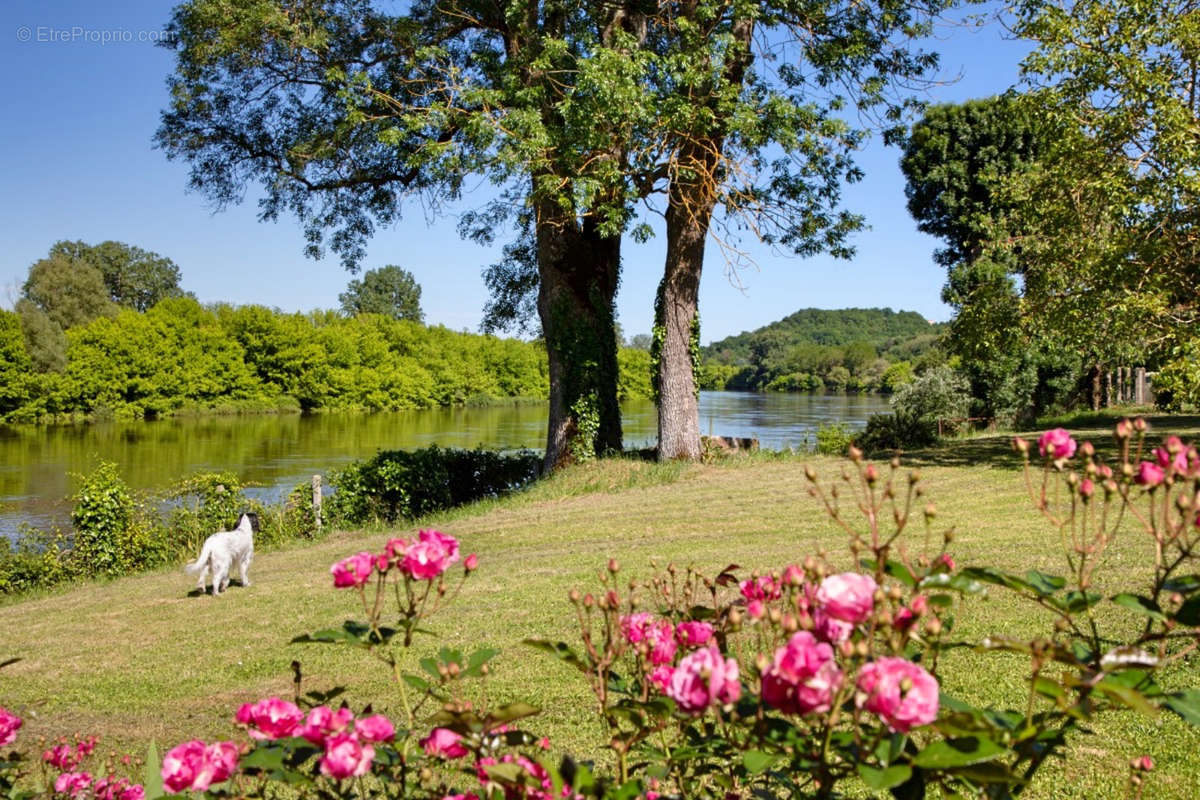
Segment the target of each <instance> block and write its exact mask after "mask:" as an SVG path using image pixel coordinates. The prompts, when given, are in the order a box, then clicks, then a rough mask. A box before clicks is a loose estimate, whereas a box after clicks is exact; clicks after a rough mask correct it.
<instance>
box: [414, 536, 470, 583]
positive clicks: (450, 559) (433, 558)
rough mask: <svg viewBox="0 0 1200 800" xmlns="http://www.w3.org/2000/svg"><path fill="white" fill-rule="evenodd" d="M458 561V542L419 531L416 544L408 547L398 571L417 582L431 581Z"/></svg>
mask: <svg viewBox="0 0 1200 800" xmlns="http://www.w3.org/2000/svg"><path fill="white" fill-rule="evenodd" d="M457 561H458V541H457V540H456V539H455V538H454V537H453V536H447V535H446V534H444V533H439V532H437V531H421V532H420V538H419V540H418V541H417V542H415V543H413V544H411V545H409V546H408V549H407V550H406V551H405V552H404V559H403V560H402V561H401V562H400V569H401V570H403V571H404V573H405V574H407V575H408V576H409V577H411V578H414V579H415V580H419V581H428V580H433V579H434V578H436V577H437V576H439V575H441V574H442V573H443V572H445V571H446V568H447V567H449V566H450V565H451V564H454V563H456V562H457Z"/></svg>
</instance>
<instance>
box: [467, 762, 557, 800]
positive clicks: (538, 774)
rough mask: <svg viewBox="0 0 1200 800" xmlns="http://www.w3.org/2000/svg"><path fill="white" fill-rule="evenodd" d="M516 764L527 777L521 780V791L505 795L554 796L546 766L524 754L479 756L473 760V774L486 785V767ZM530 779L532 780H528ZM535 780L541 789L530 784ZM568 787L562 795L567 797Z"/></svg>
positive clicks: (532, 798)
mask: <svg viewBox="0 0 1200 800" xmlns="http://www.w3.org/2000/svg"><path fill="white" fill-rule="evenodd" d="M513 763H515V764H517V765H518V766H520V767H521V769H523V770H525V773H526V775H527V777H526V778H525V780H524V781H522V783H523V785H524V791H523V793H519V794H511V795H508V794H506V797H526V798H529V799H530V800H551V798H553V797H554V795H553V794H552V792H553V791H554V783H553V782H552V781H551V780H550V773H548V772H547V771H546V768H545V767H543V766H542V765H541V764H538V763H537V762H535V761H530V760H529V759H528V758H526V757H525V756H520V755H518V756H514V755H513V754H512V753H505V754H504V755H502V756H500V758H499V759H496V758H493V757H492V756H488V757H486V758H481V759H479V760H478V761H476V762H475V775H476V776H477V777H478V778H479V782H480V783H482V784H484V785H486V784H487V783H488V782H490V781H491V777H490V776H489V775H488V774H487V769H486V768H487V767H489V766H491V765H493V764H513ZM530 779H532V780H530ZM534 781H536V782H537V783H538V784H540V785H541V787H542V788H541V789H540V790H539V789H537V788H535V787H534V786H533V785H532V784H533V782H534ZM569 796H570V789H569V788H568V787H564V790H563V794H562V797H569Z"/></svg>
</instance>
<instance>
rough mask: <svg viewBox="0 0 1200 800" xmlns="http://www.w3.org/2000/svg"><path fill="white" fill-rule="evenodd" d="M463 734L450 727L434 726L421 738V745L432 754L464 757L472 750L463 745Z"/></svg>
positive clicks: (441, 756) (443, 756)
mask: <svg viewBox="0 0 1200 800" xmlns="http://www.w3.org/2000/svg"><path fill="white" fill-rule="evenodd" d="M461 742H462V735H461V734H457V733H455V732H454V731H452V730H450V729H449V728H434V729H433V730H432V731H430V732H429V735H428V736H426V737H425V738H424V739H422V740H421V747H422V748H424V750H425V752H426V753H428V754H429V755H431V756H439V757H440V758H462V757H463V756H465V755H467V754H468V753H469V752H470V751H468V750H467V748H465V747H463V746H462V743H461Z"/></svg>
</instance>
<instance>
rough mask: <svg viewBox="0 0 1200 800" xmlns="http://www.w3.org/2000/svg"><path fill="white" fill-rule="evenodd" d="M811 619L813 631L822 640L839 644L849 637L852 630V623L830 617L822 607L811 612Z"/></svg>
mask: <svg viewBox="0 0 1200 800" xmlns="http://www.w3.org/2000/svg"><path fill="white" fill-rule="evenodd" d="M812 620H813V633H814V634H816V637H817V638H818V639H820V640H821V641H823V642H829V643H830V644H840V643H842V642H844V641H846V640H847V639H849V638H850V634H851V633H853V632H854V626H853V625H851V624H850V623H849V622H843V621H842V620H840V619H835V618H833V617H831V616H830V615H829V613H828V612H826V611H825V609H823V608H818V609H817V610H815V611H814V612H813V615H812Z"/></svg>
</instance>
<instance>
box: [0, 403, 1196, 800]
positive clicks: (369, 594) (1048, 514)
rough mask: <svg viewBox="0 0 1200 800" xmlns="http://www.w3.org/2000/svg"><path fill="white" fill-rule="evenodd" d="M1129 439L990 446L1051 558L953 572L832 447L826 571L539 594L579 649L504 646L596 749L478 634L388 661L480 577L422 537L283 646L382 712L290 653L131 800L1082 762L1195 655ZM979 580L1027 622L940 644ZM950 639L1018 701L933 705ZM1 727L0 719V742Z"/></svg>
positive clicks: (522, 789)
mask: <svg viewBox="0 0 1200 800" xmlns="http://www.w3.org/2000/svg"><path fill="white" fill-rule="evenodd" d="M1145 433H1146V426H1145V424H1144V423H1142V422H1141V421H1140V420H1139V421H1135V422H1130V421H1128V420H1123V421H1122V422H1121V423H1119V424H1118V426H1117V431H1116V434H1117V435H1116V441H1117V444H1118V453H1117V457H1116V459H1115V461H1112V462H1109V461H1106V460H1105V459H1102V458H1100V457H1099V456H1098V455H1097V453H1096V451H1095V449H1094V448H1093V447H1092V446H1091V445H1090V443H1087V442H1084V443H1082V444H1080V443H1078V442H1076V441H1075V439H1074V438H1073V437H1072V436H1071V435H1070V434H1069V433H1068V432H1067V431H1066V430H1063V429H1061V428H1059V429H1055V430H1051V431H1047V432H1046V433H1044V434H1043V435H1042V436H1041V437H1040V438H1039V439H1038V441H1037V443H1036V444H1032V443H1030V442H1027V441H1024V440H1021V439H1016V440H1015V441H1014V445H1015V447H1016V449H1017V451H1018V452H1019V453H1021V454H1022V455H1023V456H1024V457H1025V459H1026V463H1025V484H1026V487H1027V490H1028V494H1029V499H1030V501H1031V504H1032V507H1033V510H1034V513H1035V514H1037V515H1039V516H1040V517H1042V518H1043V519H1044V520H1045V521H1046V523H1047V525H1048V527H1050V528H1051V529H1052V530H1054V531H1055V532H1056V533H1057V534H1058V537H1059V539H1060V541H1061V542H1062V545H1063V549H1062V562H1061V564H1060V565H1059V567H1058V568H1057V569H1056V568H1054V567H1051V566H1049V565H1044V564H1043V565H1039V568H1032V569H1029V570H1027V571H1025V572H1023V573H1014V572H1008V571H1004V570H1001V569H997V568H995V567H993V566H990V565H986V564H985V565H978V566H968V567H962V566H960V565H958V564H957V563H956V560H955V557H954V554H953V549H954V548H953V546H954V541H955V537H954V534H953V530H952V529H939V528H938V527H937V521H936V519H937V512H936V509H935V508H934V506H933V505H932V504H931V503H929V502H928V499H927V498H926V497H925V496H924V493H923V489H922V486H921V478H920V476H919V475H918V474H916V473H907V474H906V473H904V472H903V471H901V469H900V466H899V463H898V462H897V461H893V462H891V464H890V465H877V464H874V463H870V462H868V461H865V460H864V459H863V457H862V453H861V452H860V451H858V450H857V449H854V448H851V449H850V451H849V459H850V463H849V464H848V465H846V466H845V467H844V468H843V470H842V471H841V474H840V475H836V476H835V477H833V478H832V479H829V478H821V477H820V476H818V474H817V473H816V471H815V470H813V469H812V468H811V467H810V468H806V476H807V478H808V479H809V482H810V488H809V494H810V495H811V496H812V498H814V500H815V501H816V502H817V503H818V504H820V506H821V507H822V508H824V510H825V512H826V514H827V516H828V518H829V519H830V521H831V523H832V525H833V526H834V527H835V528H837V529H839V530H840V531H841V532H842V533H843V534H844V535H845V536H846V537H847V539H848V541H849V550H850V555H851V556H852V561H850V562H849V563H850V564H852V565H853V567H852V568H851V569H846V562H842V561H834V560H831V559H830V558H829V557H828V556H826V555H825V554H823V553H816V554H797V558H796V560H795V561H794V562H792V563H788V564H783V565H771V566H768V567H767V568H765V569H758V570H750V571H748V570H747V569H746V568H743V567H741V566H739V565H736V564H731V565H729V566H727V567H725V568H724V569H722V570H720V571H719V572H718V573H717V574H715V575H707V574H704V573H702V572H700V571H697V570H695V569H692V568H687V569H682V568H677V567H676V566H675V565H673V564H668V565H667V566H666V567H665V568H655V569H654V571H653V572H652V573H651V574H650V575H649V577H641V578H639V577H636V576H634V577H632V578H627V577H626V576H625V572H624V570H623V568H622V565H621V564H619V563H618V562H617V560H616V559H611V560H610V561H609V562H608V564H607V569H606V570H602V571H601V573H600V575H599V585H598V586H596V587H595V588H594V589H593V590H591V591H582V590H572V591H571V592H570V595H569V597H568V599H567V600H568V603H569V605H564V612H565V613H567V614H570V615H571V616H573V617H574V619H575V620H576V622H577V624H578V629H579V639H578V641H576V642H563V641H554V640H546V639H532V640H527V642H526V644H528V645H529V646H531V647H533V648H535V649H537V650H539V651H542V652H544V653H545V654H546V656H547V657H550V658H555V659H558V660H561V661H562V662H563V663H564V664H566V665H568V666H569V667H571V668H573V669H574V670H576V671H577V672H578V673H579V675H580V677H581V679H582V680H583V681H584V682H585V683H586V685H587V686H589V687H590V688H591V690H592V693H593V695H594V698H595V703H594V706H593V716H594V720H595V721H596V722H598V723H599V724H600V725H602V726H603V727H604V729H605V730H606V735H605V740H606V741H607V742H608V748H609V749H610V751H611V753H610V756H611V758H610V759H606V760H605V761H604V762H603V765H601V764H599V763H589V762H583V761H579V760H576V759H574V758H572V757H571V756H570V755H564V754H560V753H555V752H554V749H553V745H552V743H550V742H548V741H546V740H545V739H544V738H541V737H539V736H538V734H537V732H536V729H535V728H536V720H535V715H536V713H537V709H536V708H534V707H533V706H531V705H529V704H528V703H525V702H522V701H521V700H520V699H510V698H496V697H493V696H491V694H490V693H489V692H487V691H485V690H483V691H481V690H472V689H469V688H468V686H469V682H470V681H484V682H486V680H487V677H488V675H489V673H490V667H489V662H490V660H491V658H492V657H493V656H494V655H495V654H496V651H495V650H494V649H492V648H490V647H486V646H484V647H480V648H479V649H476V650H474V651H473V652H463V651H459V650H455V649H451V648H446V647H443V648H441V649H440V650H438V651H437V653H436V654H435V655H431V656H428V657H425V658H422V659H420V660H419V662H418V663H419V666H420V671H419V672H409V671H406V670H405V668H404V667H403V666H402V665H403V664H404V663H405V661H406V660H405V659H403V651H404V649H405V648H409V647H412V646H413V644H414V641H417V639H416V637H417V636H418V635H420V634H425V633H429V632H430V627H429V623H430V620H431V618H432V617H434V616H436V615H439V614H443V612H444V610H445V609H446V608H447V607H448V606H449V605H450V603H451V602H452V601H453V599H454V598H455V596H456V595H457V594H458V592H459V591H460V589H461V587H462V585H463V583H464V581H466V580H467V579H469V577H470V575H471V574H472V573H473V572H474V571H475V570H476V569H477V568H478V567H479V566H480V565H479V561H478V559H477V558H476V557H475V556H474V555H469V556H466V557H462V556H461V555H460V552H459V543H458V542H457V540H455V539H454V538H453V537H451V536H448V535H446V534H443V533H440V532H437V531H430V530H423V531H420V533H419V534H418V536H417V537H416V538H414V539H404V538H393V539H391V540H389V541H388V542H387V543H386V545H385V546H384V547H383V549H382V550H381V551H379V552H375V551H370V550H363V551H361V552H358V553H355V554H353V555H350V556H348V557H347V558H345V559H344V560H342V561H340V562H338V563H336V564H334V565H333V566H332V567H331V569H330V573H331V576H332V579H333V585H334V587H335V588H336V589H339V590H344V591H346V592H347V593H348V595H349V596H350V597H351V598H352V600H351V605H352V606H353V607H356V608H358V609H361V616H359V617H358V618H357V619H353V618H352V619H349V620H347V621H346V622H345V623H344V624H343V625H342V626H340V627H336V628H328V629H323V630H318V631H316V632H313V633H311V634H305V635H302V636H299V637H297V638H296V639H294V640H293V641H294V642H298V643H305V644H312V645H324V646H336V647H342V648H351V649H352V650H356V651H359V652H360V653H361V654H362V656H363V657H364V658H365V659H368V660H374V661H377V662H378V663H379V664H380V665H381V666H382V667H383V668H384V669H386V670H387V671H388V673H389V674H390V675H392V676H393V678H394V682H395V683H394V685H395V695H394V697H393V698H390V701H389V704H388V706H387V708H390V709H395V711H394V712H393V713H392V715H391V716H388V715H383V714H380V713H378V712H377V710H375V709H374V708H372V707H371V706H367V707H363V708H361V709H358V708H352V707H350V706H349V705H348V704H347V703H346V702H341V703H338V699H339V698H340V697H341V696H342V694H343V689H342V688H340V687H338V688H334V689H330V690H315V691H307V692H305V691H304V687H303V686H302V674H301V670H300V665H299V664H298V663H295V664H293V669H294V672H295V675H294V678H295V687H296V688H295V692H294V696H293V698H292V699H291V700H285V699H282V698H279V697H267V698H263V699H262V700H259V701H257V702H254V703H246V704H244V705H242V706H241V707H240V708H239V709H237V711H236V714H234V715H233V716H234V720H235V721H236V723H237V724H238V725H239V727H240V728H241V729H242V730H243V731H244V732H245V737H247V738H243V739H240V743H239V741H237V740H228V741H218V742H211V743H207V742H204V741H201V740H198V739H197V740H192V741H189V742H184V743H182V744H179V745H177V746H175V747H173V748H171V749H170V750H169V751H167V753H166V754H165V756H164V757H163V758H161V759H159V758H157V754H154V753H152V754H151V757H150V758H148V767H149V769H148V770H147V773H146V777H147V778H148V780H147V782H146V784H145V786H144V789H143V791H144V794H145V797H146V798H149V800H154V799H155V798H157V797H159V796H162V795H163V794H164V793H178V792H181V791H185V790H191V791H194V792H204V793H206V794H207V796H209V797H213V798H220V797H235V796H236V797H252V798H260V797H261V798H266V797H276V796H279V793H280V792H281V791H284V789H285V787H286V792H287V793H288V795H289V796H291V795H293V794H294V795H299V796H304V797H320V798H330V797H350V796H359V797H387V798H400V797H404V798H422V799H424V798H441V799H442V800H470V798H476V799H478V798H488V799H489V800H499V799H500V798H506V800H507V798H536V800H550V799H551V798H606V799H609V800H618V799H622V800H624V799H628V800H632V799H633V798H645V800H656V799H657V798H723V799H728V798H749V797H791V798H828V797H836V796H843V794H842V793H843V792H844V791H846V790H852V791H855V792H860V791H862V790H864V789H866V790H869V791H871V792H873V793H876V794H878V793H885V792H886V793H889V794H890V795H891V796H893V797H896V798H921V797H927V796H943V797H968V796H978V797H986V798H1013V797H1017V796H1019V795H1021V794H1022V793H1023V792H1024V791H1025V789H1026V788H1028V787H1029V786H1030V785H1031V783H1033V782H1034V781H1037V780H1044V779H1045V778H1042V776H1041V773H1042V772H1043V770H1044V769H1045V767H1046V765H1047V764H1050V763H1053V762H1055V761H1059V760H1066V761H1068V762H1075V761H1077V760H1080V759H1085V758H1088V757H1089V756H1088V755H1087V754H1088V753H1094V752H1096V751H1095V750H1094V749H1092V750H1089V749H1087V748H1080V747H1075V746H1073V745H1076V744H1078V743H1079V742H1081V741H1082V740H1083V739H1085V737H1087V736H1088V735H1090V734H1091V731H1092V727H1091V725H1092V723H1093V722H1095V721H1096V720H1097V719H1098V718H1099V717H1101V716H1102V715H1108V714H1113V713H1125V714H1144V715H1148V716H1153V715H1157V714H1162V713H1174V714H1176V715H1178V716H1179V717H1180V718H1181V719H1183V720H1184V721H1185V722H1187V723H1190V724H1192V725H1200V687H1196V686H1191V685H1188V684H1187V676H1186V673H1180V671H1179V670H1177V669H1174V668H1175V666H1176V665H1178V664H1180V663H1181V662H1182V661H1183V660H1184V659H1187V658H1189V657H1190V656H1191V655H1192V654H1193V653H1194V652H1195V650H1196V648H1197V645H1198V644H1200V577H1197V575H1196V574H1195V572H1196V566H1197V565H1196V556H1195V552H1196V549H1197V548H1198V547H1200V514H1198V509H1197V506H1198V502H1197V500H1198V495H1200V455H1198V454H1197V450H1196V448H1195V446H1191V445H1188V444H1186V443H1184V442H1182V441H1181V440H1179V439H1178V438H1177V437H1173V436H1168V437H1166V439H1165V440H1164V441H1163V442H1162V444H1161V446H1159V447H1152V446H1151V444H1150V443H1149V442H1148V440H1147V438H1146V435H1145ZM1125 536H1138V537H1145V539H1146V541H1147V543H1148V544H1150V545H1152V546H1151V547H1148V548H1146V552H1147V553H1148V555H1147V557H1146V560H1145V561H1144V562H1143V563H1142V564H1140V565H1136V566H1135V567H1133V568H1130V567H1129V566H1128V565H1124V566H1123V568H1122V570H1121V571H1120V573H1119V574H1112V573H1111V572H1109V571H1106V566H1107V565H1106V560H1105V556H1106V553H1107V551H1108V550H1109V548H1110V547H1111V546H1112V544H1113V542H1114V541H1116V540H1117V538H1118V537H1125ZM460 562H461V564H462V570H461V572H459V571H458V570H457V568H456V565H458V564H459V563H460ZM485 566H486V565H485ZM987 591H1000V592H1010V593H1013V594H1014V595H1016V596H1017V597H1018V598H1020V599H1021V600H1022V601H1024V602H1025V603H1027V604H1028V608H1029V619H1030V623H1031V627H1032V628H1033V630H1034V633H1033V635H1032V637H1031V638H1028V639H1024V638H1017V637H1014V636H1012V635H1001V634H992V635H987V636H985V637H984V638H982V639H980V640H978V641H971V640H964V639H963V638H962V637H961V635H960V634H959V633H958V632H957V630H956V625H955V623H956V620H957V619H960V618H961V617H962V616H963V615H964V614H968V613H978V611H977V610H978V608H979V605H980V604H979V600H980V599H981V598H982V597H983V596H984V595H985V594H986V592H987ZM964 646H970V647H974V648H976V649H977V650H979V651H980V652H982V653H983V654H985V657H986V656H988V655H989V654H990V655H992V656H994V657H996V658H997V659H999V662H1000V663H1003V664H1007V665H1009V668H1010V669H1015V670H1017V671H1018V672H1019V673H1020V678H1019V680H1017V681H1015V682H1014V685H1017V686H1023V687H1025V688H1024V689H1023V690H1022V691H1023V693H1024V696H1013V697H1011V698H1007V700H1008V701H1011V703H1012V704H1011V705H1008V704H1007V703H1006V704H1004V705H998V706H993V707H980V706H975V705H972V703H971V702H969V701H968V700H967V699H965V698H961V697H956V696H954V695H953V694H949V693H947V692H946V691H945V690H944V688H943V678H945V677H948V676H947V673H946V671H947V670H948V669H951V668H952V667H950V666H949V664H951V663H953V662H951V661H950V660H948V659H946V658H944V656H945V655H946V654H947V653H948V652H950V651H951V650H953V649H956V648H961V647H964ZM19 726H20V720H19V717H18V716H17V715H16V714H15V713H13V712H10V711H2V712H0V746H2V745H6V744H9V743H11V742H12V741H13V740H14V739H15V738H16V734H17V729H18V728H19ZM52 757H53V754H52V753H51V754H49V755H47V756H44V757H43V760H44V761H49V760H50V759H51V758H52ZM1075 768H1076V769H1078V768H1080V767H1075ZM1152 770H1153V763H1152V762H1151V760H1150V759H1149V757H1148V756H1139V757H1137V758H1135V759H1134V760H1133V761H1132V763H1131V764H1130V765H1129V772H1128V775H1129V778H1128V795H1129V796H1130V797H1135V798H1140V797H1142V796H1143V792H1144V791H1145V790H1146V788H1147V780H1148V779H1149V778H1150V776H1151V772H1152ZM1070 771H1071V768H1068V770H1067V772H1068V773H1069V772H1070ZM29 772H30V771H29V769H28V768H27V767H24V766H23V765H22V762H21V761H20V760H19V759H12V760H10V761H8V762H6V763H5V764H3V765H0V780H2V781H4V782H5V783H4V785H5V786H8V787H15V786H17V785H18V784H19V780H18V778H20V777H21V775H22V774H24V775H25V776H26V778H28V775H29ZM58 772H59V774H57V775H54V774H50V775H48V776H47V778H46V779H45V780H44V782H45V784H46V785H47V786H48V787H55V791H57V792H58V793H60V794H61V793H63V791H64V790H63V789H61V788H57V787H58V785H59V784H60V783H61V784H62V785H63V786H66V787H68V788H70V787H75V786H78V787H79V790H78V792H77V793H76V792H73V791H72V792H68V793H69V794H71V796H72V797H73V798H75V800H82V799H83V798H92V797H95V798H96V800H112V798H111V797H109V796H104V795H102V793H101V792H100V791H98V790H96V789H95V788H93V787H94V786H95V784H94V776H92V775H90V774H89V775H87V776H86V778H84V777H81V776H80V775H79V774H78V773H77V772H66V771H63V770H61V769H60V770H58ZM1050 779H1052V778H1050ZM105 780H109V781H117V780H119V778H118V777H117V776H115V775H111V776H109V777H108V778H106V779H105ZM1151 786H1152V784H1151ZM127 788H129V790H130V791H135V790H133V789H132V787H127ZM12 791H18V790H16V789H12V790H11V791H10V795H11V793H12ZM54 793H55V792H54V791H52V790H51V789H50V788H47V789H46V790H45V791H44V794H45V795H46V796H49V795H51V794H54ZM135 793H136V792H135ZM12 796H16V795H12ZM117 800H141V798H140V797H138V798H133V797H131V798H124V797H118V798H117Z"/></svg>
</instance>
